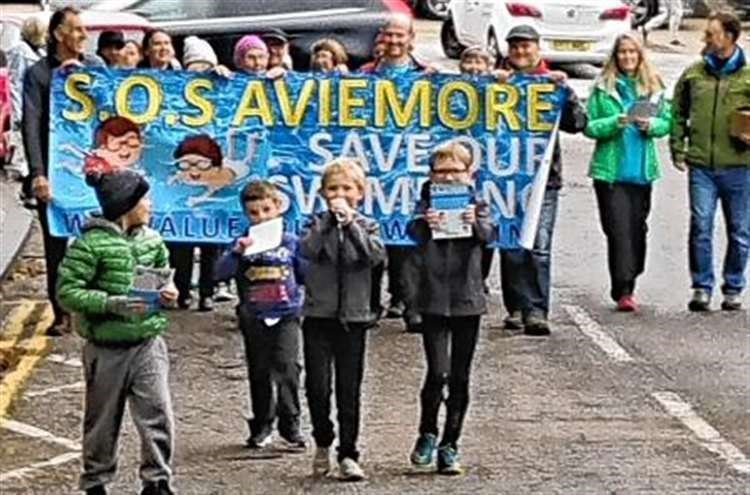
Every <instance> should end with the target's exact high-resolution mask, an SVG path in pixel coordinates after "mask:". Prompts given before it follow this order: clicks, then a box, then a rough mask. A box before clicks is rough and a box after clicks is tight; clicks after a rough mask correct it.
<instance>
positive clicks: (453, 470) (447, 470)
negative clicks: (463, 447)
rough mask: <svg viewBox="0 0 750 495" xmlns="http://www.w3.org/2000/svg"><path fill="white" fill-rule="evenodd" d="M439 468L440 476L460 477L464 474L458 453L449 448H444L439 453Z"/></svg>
mask: <svg viewBox="0 0 750 495" xmlns="http://www.w3.org/2000/svg"><path fill="white" fill-rule="evenodd" d="M437 468H438V473H439V474H445V475H447V476H458V475H461V474H463V473H464V470H463V468H462V467H461V464H460V463H459V462H458V451H457V450H456V449H455V448H453V447H449V446H447V445H446V446H443V447H440V448H439V449H438V452H437Z"/></svg>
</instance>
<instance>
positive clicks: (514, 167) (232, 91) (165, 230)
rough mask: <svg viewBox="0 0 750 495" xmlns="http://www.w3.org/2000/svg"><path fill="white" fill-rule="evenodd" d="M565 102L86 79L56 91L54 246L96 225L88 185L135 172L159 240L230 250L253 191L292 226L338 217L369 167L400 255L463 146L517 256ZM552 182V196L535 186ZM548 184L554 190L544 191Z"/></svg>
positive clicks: (196, 76)
mask: <svg viewBox="0 0 750 495" xmlns="http://www.w3.org/2000/svg"><path fill="white" fill-rule="evenodd" d="M562 93H563V90H561V89H560V88H559V87H558V86H556V85H555V84H554V83H552V82H551V81H549V80H546V79H544V78H543V77H540V76H516V77H514V78H513V79H511V80H510V81H509V82H507V83H498V82H496V81H494V80H493V79H491V78H489V77H481V76H480V77H469V76H455V75H439V74H434V75H424V74H398V75H396V74H394V75H392V76H389V75H388V74H385V75H380V76H372V75H358V74H353V75H349V76H338V75H332V74H321V73H289V74H288V75H287V76H286V77H284V78H282V79H278V80H269V79H265V78H262V77H260V78H259V77H255V76H248V75H244V74H239V73H238V74H235V76H234V77H232V78H224V77H220V76H218V75H216V74H213V73H195V72H181V71H150V70H136V71H124V70H112V69H106V68H79V67H76V68H73V69H64V70H61V71H57V72H56V73H55V75H54V77H53V81H52V98H51V100H52V101H51V126H50V127H51V131H50V132H51V136H50V164H51V166H50V181H51V185H52V190H53V191H54V198H53V201H52V203H51V204H50V207H49V208H50V209H49V213H50V219H51V221H50V225H51V230H52V233H53V235H58V236H67V235H75V234H76V233H77V232H79V230H80V228H81V225H82V224H83V222H84V221H85V216H86V215H87V214H90V213H91V212H93V211H96V210H97V203H96V198H95V196H94V193H93V191H92V190H91V188H89V187H88V186H87V185H86V183H85V171H86V170H89V171H90V170H100V171H104V172H106V171H109V170H113V169H117V168H132V169H135V170H138V171H140V172H142V173H144V174H145V175H146V176H147V177H148V179H149V181H150V182H151V185H152V193H151V195H152V196H151V197H152V203H153V211H154V215H153V219H152V227H153V228H155V229H156V230H158V231H159V232H160V233H161V234H162V235H163V236H164V238H165V239H167V240H172V241H190V242H216V243H224V242H228V241H230V240H231V239H232V238H234V237H236V236H238V235H240V234H241V233H242V232H243V231H244V229H246V227H247V225H246V221H245V219H244V215H243V213H242V210H241V205H240V203H239V191H240V190H241V189H242V187H243V186H244V185H245V184H246V183H247V181H248V180H250V179H251V178H254V177H265V178H268V179H270V180H272V181H273V182H274V183H276V184H277V185H278V186H279V187H280V189H281V191H282V192H283V195H284V209H285V218H286V220H287V226H288V228H289V229H292V230H299V229H300V228H301V226H302V225H303V224H304V221H305V218H306V217H307V216H308V215H309V214H311V213H312V212H314V211H316V210H319V209H321V208H324V202H323V200H322V198H321V197H320V195H319V194H318V189H319V186H320V173H321V171H322V167H323V165H324V164H325V163H326V162H327V161H329V160H331V159H333V158H334V157H339V156H349V157H356V158H358V159H359V161H360V163H361V164H362V166H363V167H364V169H365V172H366V174H367V177H368V184H367V191H366V194H365V200H364V202H363V206H362V207H363V211H364V213H365V214H367V215H371V216H374V217H375V218H377V219H379V220H380V222H381V226H382V234H383V237H384V239H385V240H386V242H387V243H389V244H410V243H411V241H410V239H409V238H408V236H407V235H406V231H405V227H406V223H407V221H408V219H409V218H410V215H411V213H412V211H413V208H414V206H415V204H416V201H417V199H418V194H419V191H420V189H421V185H422V184H423V183H424V181H425V180H426V178H427V174H428V172H429V166H428V159H429V155H430V153H431V151H432V150H433V149H434V148H435V147H436V146H439V145H440V144H442V143H444V142H446V141H449V140H452V139H458V140H461V141H463V142H465V143H466V144H467V145H468V146H469V148H470V149H471V150H472V154H473V158H474V165H475V167H476V168H477V176H476V177H477V188H478V190H479V192H480V193H481V194H482V195H483V196H484V197H485V198H486V199H487V201H488V202H489V203H490V205H491V207H492V212H493V215H494V216H495V218H496V219H497V222H498V226H499V227H498V228H499V236H498V239H499V241H498V243H497V245H498V246H502V247H517V246H518V240H519V236H520V230H521V226H522V225H523V216H524V211H525V205H526V201H527V199H528V197H529V196H530V194H531V188H532V186H533V184H534V182H535V181H534V174H535V171H536V169H537V167H538V166H539V164H540V163H541V162H542V158H543V156H544V153H545V150H546V149H547V145H548V143H549V142H550V138H551V133H552V130H553V127H554V123H555V121H556V119H557V114H558V112H559V107H560V105H561V102H562V101H563V96H564V95H563V94H562ZM537 182H539V181H537ZM542 182H543V181H542Z"/></svg>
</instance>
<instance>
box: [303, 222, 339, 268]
mask: <svg viewBox="0 0 750 495" xmlns="http://www.w3.org/2000/svg"><path fill="white" fill-rule="evenodd" d="M326 216H327V215H326V214H323V215H314V216H312V217H311V218H310V220H309V221H308V222H307V225H306V226H305V228H304V229H303V232H302V236H301V237H300V253H301V254H302V256H304V257H305V258H307V259H308V260H310V261H317V260H320V259H322V258H323V257H324V256H325V255H327V256H328V258H329V259H331V260H335V259H336V256H337V245H336V242H337V241H336V232H335V230H336V229H335V228H333V226H332V225H331V222H330V221H328V220H327V218H326Z"/></svg>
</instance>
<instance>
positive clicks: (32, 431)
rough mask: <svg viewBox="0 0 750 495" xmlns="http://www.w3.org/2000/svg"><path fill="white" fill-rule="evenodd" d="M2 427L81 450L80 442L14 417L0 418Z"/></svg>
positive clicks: (0, 426) (67, 447)
mask: <svg viewBox="0 0 750 495" xmlns="http://www.w3.org/2000/svg"><path fill="white" fill-rule="evenodd" d="M0 428H3V429H5V430H9V431H12V432H14V433H18V434H20V435H26V436H27V437H32V438H38V439H39V440H44V441H46V442H50V443H55V444H57V445H62V446H63V447H65V448H66V449H70V450H81V444H79V443H78V442H75V441H73V440H69V439H67V438H62V437H58V436H55V435H53V434H52V433H50V432H48V431H47V430H42V429H41V428H37V427H36V426H31V425H27V424H26V423H21V422H19V421H14V420H12V419H0Z"/></svg>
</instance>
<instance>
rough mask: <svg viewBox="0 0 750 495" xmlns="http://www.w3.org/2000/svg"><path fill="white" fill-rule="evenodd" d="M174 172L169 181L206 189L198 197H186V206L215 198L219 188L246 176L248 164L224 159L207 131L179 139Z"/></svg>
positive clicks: (248, 168)
mask: <svg viewBox="0 0 750 495" xmlns="http://www.w3.org/2000/svg"><path fill="white" fill-rule="evenodd" d="M174 158H175V166H176V168H177V172H176V174H175V175H173V176H172V177H170V179H169V181H168V183H169V184H174V183H181V184H187V185H190V186H203V187H205V188H206V191H205V192H204V193H203V194H201V195H200V196H194V197H191V198H188V201H187V204H188V206H191V207H192V206H195V205H198V204H200V203H206V202H211V201H216V200H217V199H216V198H213V196H214V194H215V193H216V192H217V191H220V190H222V189H224V188H226V187H228V186H230V185H232V184H233V183H235V182H238V181H240V180H242V179H244V178H246V177H247V176H248V175H249V173H250V167H248V165H247V164H246V162H239V161H233V160H224V157H223V155H222V152H221V147H220V146H219V145H218V143H217V142H216V141H215V140H214V139H213V138H212V137H210V136H208V135H207V134H198V135H196V136H189V137H187V138H185V139H183V140H182V142H181V143H180V144H179V145H178V146H177V149H176V150H175V152H174Z"/></svg>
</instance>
